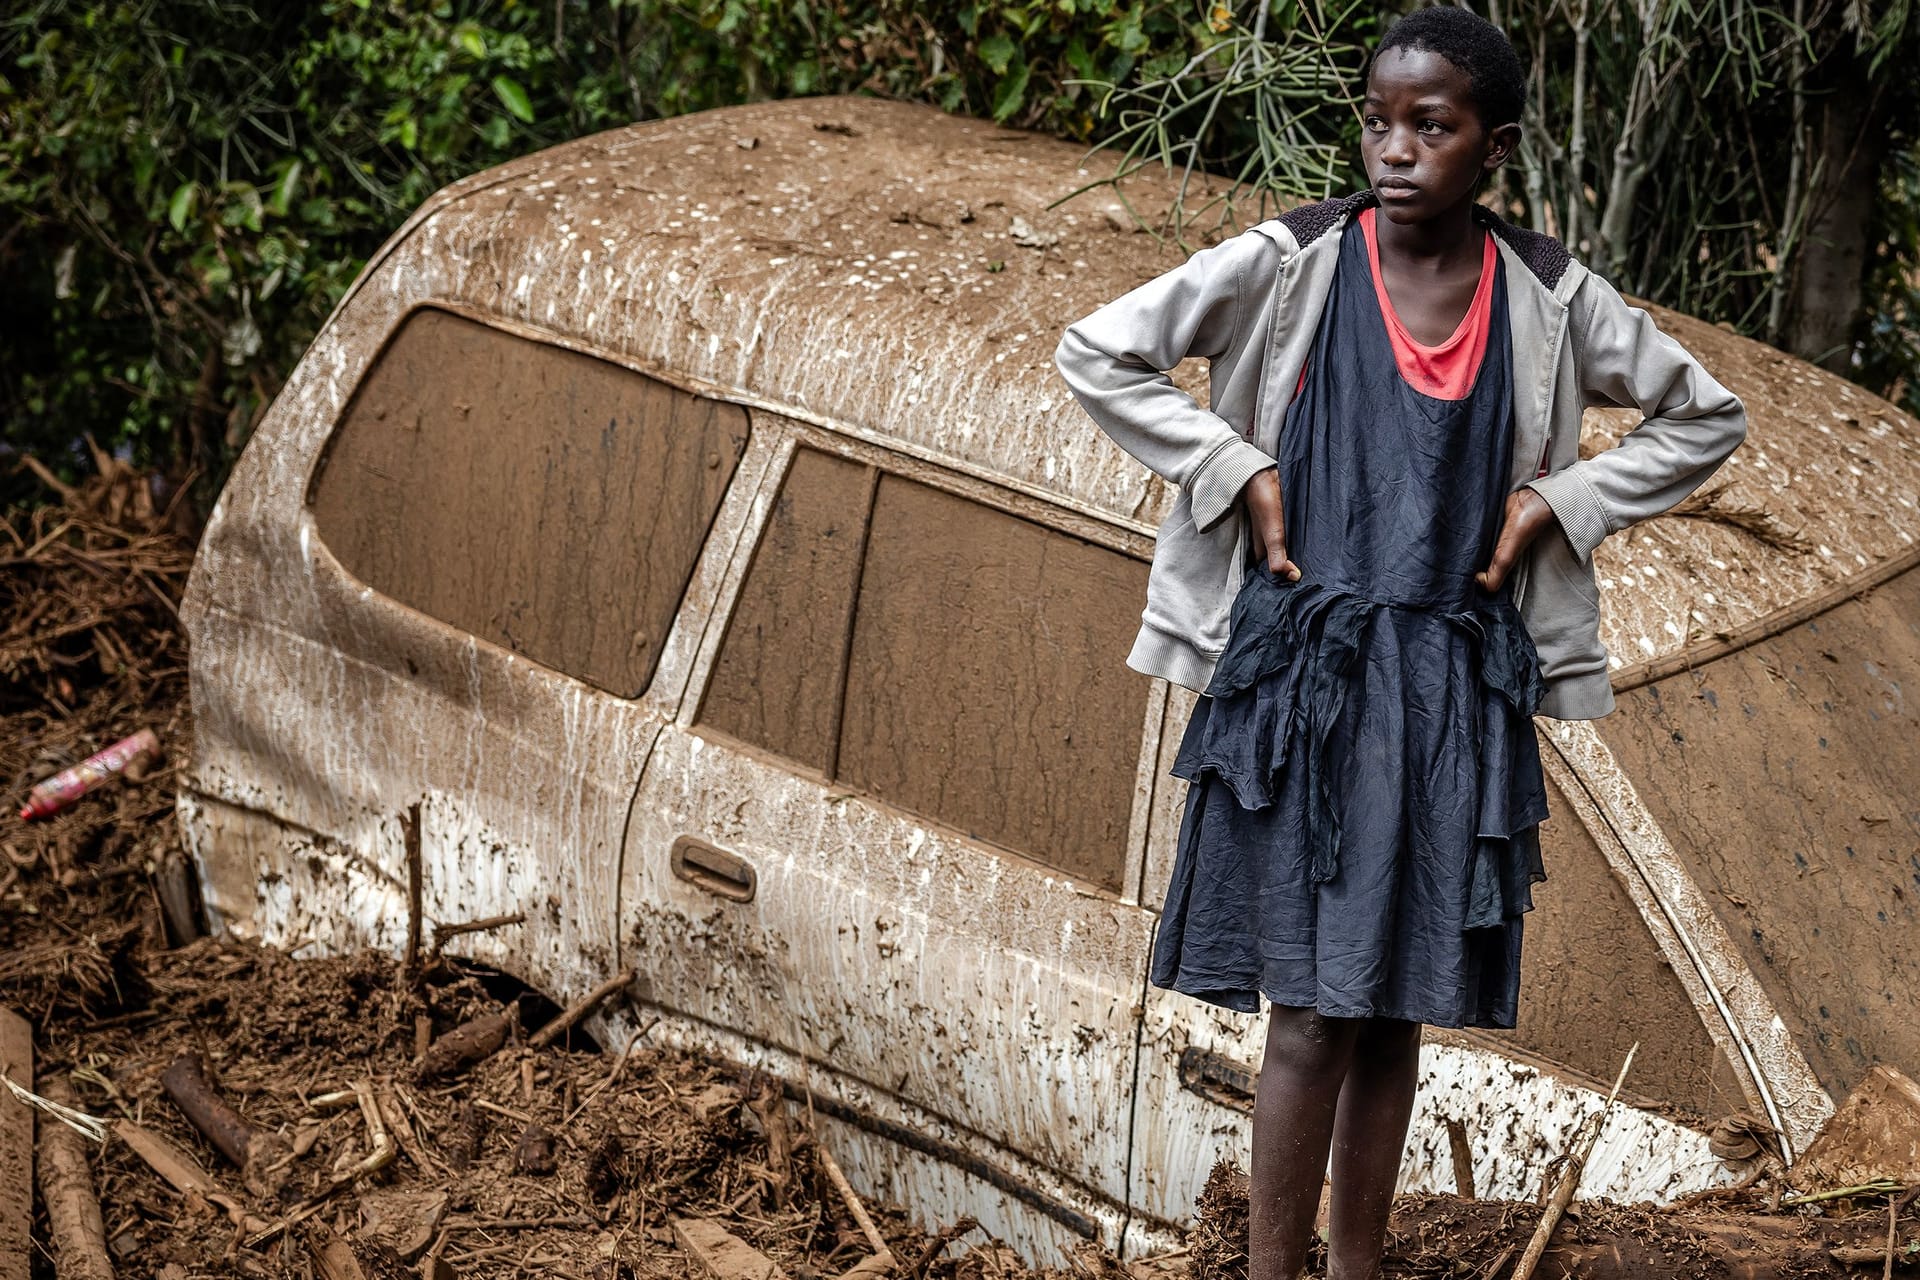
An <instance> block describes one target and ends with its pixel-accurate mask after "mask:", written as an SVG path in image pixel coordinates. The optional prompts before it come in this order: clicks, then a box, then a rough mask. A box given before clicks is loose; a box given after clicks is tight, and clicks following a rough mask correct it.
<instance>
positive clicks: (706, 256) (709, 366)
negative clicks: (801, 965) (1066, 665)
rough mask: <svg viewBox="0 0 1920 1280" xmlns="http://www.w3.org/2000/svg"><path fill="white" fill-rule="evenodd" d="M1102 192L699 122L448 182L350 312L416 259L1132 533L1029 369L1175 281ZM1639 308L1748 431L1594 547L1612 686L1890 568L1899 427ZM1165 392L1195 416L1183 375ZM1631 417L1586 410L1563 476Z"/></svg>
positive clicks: (1154, 209)
mask: <svg viewBox="0 0 1920 1280" xmlns="http://www.w3.org/2000/svg"><path fill="white" fill-rule="evenodd" d="M1113 171H1114V158H1113V157H1112V156H1110V155H1107V154H1094V155H1092V156H1091V157H1089V156H1088V153H1087V152H1086V151H1085V149H1084V148H1081V147H1078V146H1075V145H1074V144H1071V143H1067V142H1063V141H1059V140H1055V139H1051V138H1047V137H1043V136H1041V135H1038V134H1032V133H1026V132H1021V131H1018V130H1012V129H1006V128H1001V127H999V126H996V125H993V124H990V123H986V122H983V121H978V120H970V119H965V118H961V117H956V116H951V115H947V114H945V113H942V112H940V111H937V110H935V109H933V108H930V107H921V106H915V105H911V104H904V103H897V102H889V101H883V100H879V99H871V98H857V97H839V98H816V99H803V100H797V101H786V102H770V103H758V104H754V105H750V106H743V107H731V108H722V109H718V110H714V111H708V112H702V113H699V114H696V115H690V116H682V117H677V118H674V119H669V120H661V121H652V122H648V123H644V124H637V125H633V126H630V127H628V128H625V129H619V130H614V131H612V132H608V133H602V134H598V135H594V136H592V137H588V138H583V139H579V140H577V141H574V142H569V143H566V144H563V145H561V146H557V147H554V148H551V149H549V150H546V151H542V152H539V153H537V154H535V155H532V156H528V157H525V158H523V159H521V160H518V161H514V162H512V163H510V164H507V165H504V166H501V167H499V168H496V169H492V170H488V171H486V172H484V173H481V174H476V175H474V176H472V177H470V178H466V179H463V180H461V181H460V182H457V183H455V184H453V185H452V186H450V187H448V188H447V189H446V190H444V191H442V192H441V193H439V194H438V195H436V196H435V197H433V198H432V199H430V200H429V201H428V202H427V203H426V204H425V205H423V206H422V208H421V209H420V210H419V211H418V212H417V213H416V214H415V215H414V217H413V218H411V219H410V220H409V222H408V223H407V225H406V226H405V227H403V228H402V229H401V231H400V232H398V233H397V234H396V235H395V236H394V238H393V239H392V240H391V241H389V243H388V244H387V246H386V247H385V248H383V250H382V251H381V253H380V254H379V255H378V256H377V257H376V259H375V260H374V262H373V263H372V264H370V269H369V270H368V271H367V272H366V273H365V274H364V275H363V276H362V278H361V281H360V282H359V283H358V284H357V285H356V290H358V289H366V288H378V287H380V280H381V279H382V277H383V276H386V275H389V274H391V273H394V272H420V271H423V270H425V269H426V268H427V266H428V263H429V260H430V259H432V260H433V263H434V265H433V268H432V270H430V271H427V274H430V275H433V276H435V277H437V278H438V280H439V281H440V282H441V285H440V287H438V288H437V289H436V290H435V292H437V293H440V294H444V295H445V301H447V302H449V303H451V304H454V305H457V306H459V307H461V308H462V309H464V310H467V311H469V312H472V313H476V314H479V315H483V316H487V317H492V318H495V319H498V320H499V321H501V322H504V323H507V324H509V325H512V326H516V327H527V328H531V329H534V330H537V331H540V332H542V333H545V334H550V335H552V336H553V337H555V338H557V339H559V340H560V341H562V342H565V343H568V344H569V345H576V346H580V347H583V348H586V349H589V350H593V351H596V352H599V353H601V354H605V355H608V356H610V357H612V358H615V359H619V360H622V361H623V362H626V363H629V364H631V365H633V366H635V367H638V368H641V369H644V370H648V371H651V372H655V373H658V374H660V375H661V376H663V377H666V378H668V379H669V380H671V381H675V382H679V383H680V384H682V385H685V386H689V387H691V388H693V389H695V390H704V391H707V392H709V393H712V394H717V395H721V396H724V397H726V398H729V399H734V400H737V401H740V402H743V403H746V404H749V405H757V406H760V407H763V408H769V409H777V410H778V411H780V412H783V413H787V414H789V415H791V416H795V417H799V418H802V419H806V420H811V421H814V422H817V423H820V424H822V425H826V426H829V427H832V428H834V429H837V430H842V431H847V432H851V433H854V434H857V435H860V436H863V437H866V438H869V439H873V440H876V441H879V442H882V443H885V444H888V445H890V446H892V447H894V448H897V449H901V450H903V451H904V452H907V453H910V454H915V455H918V456H921V457H925V458H929V459H932V460H935V461H939V462H941V463H944V464H946V465H950V466H954V467H957V468H959V469H961V470H964V471H967V472H970V473H973V474H977V475H982V476H986V477H989V478H992V479H994V480H996V481H999V482H1001V483H1004V484H1007V485H1010V486H1012V487H1014V488H1017V489H1021V490H1025V491H1027V492H1030V493H1033V494H1036V495H1040V496H1043V497H1046V498H1048V499H1050V500H1052V501H1054V502H1058V503H1060V504H1062V505H1065V506H1068V507H1070V508H1073V509H1076V510H1079V511H1082V512H1085V513H1088V514H1094V515H1099V516H1102V517H1105V518H1107V519H1110V520H1113V521H1115V522H1117V523H1120V524H1122V525H1126V526H1132V527H1135V528H1138V529H1141V530H1143V531H1148V532H1150V531H1151V529H1152V528H1153V527H1154V526H1156V525H1157V523H1158V522H1159V519H1160V518H1161V516H1162V515H1163V514H1164V513H1165V511H1166V510H1167V508H1168V507H1169V506H1170V505H1171V499H1172V494H1171V492H1170V491H1169V487H1168V486H1167V485H1165V484H1163V483H1162V482H1161V481H1159V480H1158V479H1157V478H1155V477H1153V476H1152V475H1150V474H1149V473H1148V472H1147V471H1146V470H1145V469H1144V468H1142V467H1141V466H1139V465H1138V464H1137V463H1135V462H1134V461H1133V460H1132V459H1130V458H1128V457H1127V456H1125V455H1124V454H1123V453H1121V452H1120V451H1119V449H1118V448H1117V447H1115V446H1114V445H1113V444H1112V443H1111V442H1110V441H1109V440H1108V439H1107V438H1106V437H1105V436H1104V435H1103V434H1102V433H1101V432H1100V431H1099V430H1098V429H1097V428H1096V427H1095V426H1094V425H1093V423H1092V422H1091V421H1090V420H1089V419H1088V418H1087V417H1086V416H1085V415H1084V414H1083V413H1082V412H1081V410H1080V409H1079V407H1078V406H1077V404H1075V402H1074V401H1073V398H1072V397H1071V395H1070V394H1069V393H1068V391H1067V389H1066V387H1065V386H1064V384H1063V383H1062V382H1061V381H1060V379H1059V377H1058V375H1057V373H1056V372H1055V370H1054V369H1053V364H1052V356H1053V349H1054V344H1055V342H1056V340H1057V338H1058V335H1059V333H1060V331H1061V330H1062V329H1063V328H1064V327H1065V325H1067V324H1068V323H1070V322H1071V321H1072V320H1074V319H1076V318H1078V317H1080V316H1082V315H1084V314H1086V313H1087V312H1089V311H1091V310H1093V309H1094V308H1095V307H1097V306H1099V305H1100V304H1101V303H1103V302H1105V301H1107V300H1109V299H1111V298H1113V297H1115V296H1117V295H1118V294H1120V293H1122V292H1124V291H1125V290H1127V289H1129V288H1131V287H1133V286H1134V285H1137V284H1139V283H1141V282H1143V281H1145V280H1148V279H1150V278H1152V277H1153V276H1155V275H1157V274H1159V273H1160V272H1162V271H1165V270H1167V269H1168V268H1169V267H1172V266H1174V265H1175V264H1177V263H1178V262H1179V261H1180V260H1181V256H1182V253H1181V250H1180V248H1179V247H1178V246H1176V245H1174V244H1173V243H1171V242H1168V241H1166V240H1163V239H1162V238H1161V237H1159V236H1156V235H1153V234H1149V233H1145V232H1143V231H1142V230H1141V229H1140V228H1139V226H1138V224H1137V223H1136V222H1135V220H1134V217H1133V216H1132V213H1131V212H1130V211H1129V207H1131V209H1134V210H1138V211H1139V212H1140V213H1142V214H1143V215H1145V216H1146V217H1147V218H1149V219H1150V220H1155V219H1157V218H1158V216H1159V215H1160V214H1161V212H1163V211H1164V210H1165V209H1166V207H1167V206H1168V204H1169V201H1170V199H1171V197H1172V195H1173V193H1174V191H1175V189H1176V187H1177V186H1178V181H1179V175H1178V174H1177V173H1166V172H1164V171H1161V170H1158V169H1155V168H1150V169H1147V170H1143V171H1141V172H1139V173H1137V174H1134V175H1133V176H1131V177H1130V178H1129V179H1128V180H1127V182H1126V183H1125V185H1124V187H1123V188H1122V189H1123V190H1124V192H1125V197H1126V203H1125V204H1123V203H1122V200H1121V199H1120V197H1119V196H1117V195H1116V194H1115V192H1114V190H1113V189H1112V188H1110V187H1106V186H1098V185H1091V186H1090V184H1095V183H1097V182H1098V181H1099V180H1100V179H1102V178H1106V177H1108V176H1110V175H1111V174H1112V173H1113ZM1081 188H1088V189H1086V190H1084V191H1081V190H1080V189H1081ZM1195 189H1196V190H1205V189H1207V180H1206V179H1205V178H1204V177H1201V178H1199V179H1197V180H1196V188H1195ZM1076 191H1080V193H1079V194H1077V195H1076V194H1074V193H1075V192H1076ZM1069 197H1071V198H1069ZM1189 198H1190V199H1191V198H1192V195H1191V192H1190V197H1189ZM1268 212H1271V209H1269V210H1268ZM1232 230H1234V228H1232V227H1228V228H1226V231H1227V232H1228V233H1231V231H1232ZM433 255H446V256H445V257H442V258H438V259H433ZM345 306H346V303H344V302H343V308H344V307H345ZM1649 310H1650V311H1651V312H1652V313H1653V314H1654V316H1655V318H1656V319H1657V320H1658V321H1659V323H1660V324H1661V326H1662V327H1663V328H1665V329H1666V330H1667V331H1668V332H1670V333H1672V334H1673V335H1674V336H1675V337H1676V338H1678V339H1679V340H1680V341H1681V342H1683V343H1684V344H1686V345H1687V346H1688V347H1689V349H1691V350H1692V351H1693V352H1694V353H1695V354H1696V355H1697V356H1698V357H1699V358H1700V359H1701V360H1702V362H1703V363H1704V364H1705V365H1706V366H1707V368H1708V369H1709V370H1710V371H1711V372H1713V373H1714V375H1715V376H1716V377H1718V378H1719V379H1720V380H1721V381H1722V382H1723V383H1725V384H1726V385H1727V386H1728V387H1729V388H1731V389H1732V390H1733V391H1734V392H1735V393H1736V394H1738V395H1740V396H1741V398H1742V399H1743V400H1744V401H1745V403H1746V405H1747V409H1748V414H1749V436H1748V440H1747V443H1746V444H1745V445H1744V446H1743V448H1742V449H1741V450H1740V451H1739V452H1737V453H1736V454H1735V455H1734V457H1733V458H1732V459H1731V460H1730V461H1729V463H1728V465H1727V467H1726V468H1725V469H1724V470H1723V471H1722V472H1721V473H1720V474H1719V475H1718V476H1716V477H1715V478H1714V479H1713V480H1712V481H1710V482H1709V485H1708V487H1709V488H1710V489H1715V490H1718V492H1717V493H1716V495H1715V499H1714V501H1713V502H1712V503H1710V504H1707V505H1706V506H1705V507H1704V509H1702V510H1699V511H1697V512H1695V513H1694V514H1692V515H1675V516H1668V517H1663V518H1659V519H1656V520H1652V521H1648V522H1646V523H1645V524H1643V525H1641V526H1638V527H1636V528H1634V529H1631V530H1628V531H1625V532H1624V533H1623V534H1622V535H1620V536H1616V537H1613V538H1609V539H1608V540H1607V542H1606V543H1604V544H1603V545H1602V547H1601V550H1600V551H1599V552H1598V553H1596V563H1597V568H1598V576H1599V577H1600V581H1601V589H1602V592H1603V595H1604V596H1605V598H1606V607H1605V609H1604V610H1603V624H1602V625H1603V638H1604V639H1605V641H1606V642H1607V645H1608V648H1609V650H1610V651H1611V652H1612V653H1613V655H1614V665H1615V667H1616V668H1621V667H1629V668H1637V669H1639V670H1641V671H1642V672H1643V673H1646V674H1657V673H1658V672H1659V671H1661V670H1665V669H1669V668H1670V667H1671V666H1672V665H1673V664H1674V663H1676V662H1686V661H1688V660H1689V658H1690V655H1692V654H1694V653H1695V652H1697V651H1699V650H1701V649H1702V648H1703V647H1712V646H1715V645H1720V646H1722V647H1724V645H1725V644H1726V643H1727V640H1728V638H1729V637H1735V638H1737V637H1739V636H1740V635H1742V634H1752V633H1764V632H1765V631H1766V630H1767V629H1768V628H1769V626H1770V625H1771V624H1770V620H1771V619H1775V618H1776V617H1780V616H1783V611H1786V612H1791V611H1793V610H1794V608H1795V606H1801V611H1802V613H1803V612H1804V606H1805V605H1806V604H1807V602H1809V601H1810V600H1816V599H1818V598H1821V597H1824V596H1827V595H1830V594H1833V593H1836V592H1837V593H1838V594H1839V595H1841V596H1843V597H1844V596H1845V595H1847V594H1850V593H1853V592H1857V591H1858V590H1861V589H1865V588H1866V587H1868V586H1870V585H1872V584H1873V583H1874V582H1877V581H1879V580H1881V579H1882V578H1884V577H1885V576H1887V574H1888V573H1889V572H1891V571H1894V570H1896V569H1897V568H1900V567H1903V566H1904V565H1905V564H1906V563H1908V562H1909V561H1910V559H1911V558H1912V554H1913V553H1912V550H1911V549H1912V548H1913V547H1914V546H1915V543H1916V538H1920V508H1916V493H1920V448H1916V441H1917V440H1920V427H1917V426H1916V423H1915V422H1914V420H1913V419H1912V418H1910V417H1908V416H1907V415H1906V414H1904V413H1902V412H1900V411H1899V410H1897V409H1895V408H1894V407H1893V406H1892V405H1890V404H1888V403H1887V402H1886V401H1884V400H1882V399H1880V398H1879V397H1877V396H1874V395H1872V394H1870V393H1868V392H1866V391H1864V390H1862V389H1861V388H1859V387H1856V386H1854V385H1853V384H1851V383H1849V382H1847V381H1846V380H1845V379H1842V378H1840V377H1838V376H1836V375H1834V374H1831V373H1828V372H1826V371H1825V370H1822V369H1819V368H1816V367H1814V366H1812V365H1810V364H1807V363H1805V362H1803V361H1799V360H1796V359H1794V358H1793V357H1791V356H1787V355H1784V354H1782V353H1780V352H1778V351H1776V350H1774V349H1773V348H1770V347H1767V346H1764V345H1762V344H1760V343H1756V342H1752V341H1749V340H1747V339H1744V338H1741V337H1738V336H1737V335H1735V334H1733V333H1731V332H1729V331H1727V330H1725V329H1722V328H1718V327H1715V326H1713V325H1709V324H1706V323H1703V322H1701V321H1698V320H1694V319H1691V318H1688V317H1684V316H1680V315H1677V314H1675V313H1673V312H1670V311H1667V310H1665V309H1663V308H1658V307H1649ZM1176 378H1177V380H1178V381H1180V382H1181V384H1182V385H1183V386H1185V387H1186V388H1187V389H1188V390H1190V391H1196V392H1201V393H1202V394H1204V392H1203V388H1204V369H1203V368H1200V367H1197V365H1196V364H1195V363H1194V362H1190V363H1189V365H1188V366H1187V367H1185V368H1183V369H1182V370H1181V371H1178V372H1177V374H1176ZM1637 421H1638V415H1637V414H1635V413H1632V412H1630V411H1625V410H1598V409H1597V410H1591V411H1589V414H1588V420H1587V423H1586V429H1585V432H1584V436H1583V442H1582V451H1583V453H1590V452H1592V451H1594V450H1596V449H1598V448H1604V447H1606V446H1607V445H1608V444H1611V443H1612V442H1613V441H1614V440H1616V439H1617V438H1618V437H1619V436H1620V435H1621V434H1624V432H1625V431H1627V430H1629V429H1630V428H1631V427H1632V425H1633V424H1634V423H1635V422H1637ZM1625 674H1627V673H1625V672H1616V677H1617V678H1618V677H1619V676H1622V675H1625Z"/></svg>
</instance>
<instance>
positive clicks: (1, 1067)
mask: <svg viewBox="0 0 1920 1280" xmlns="http://www.w3.org/2000/svg"><path fill="white" fill-rule="evenodd" d="M27 461H29V462H31V461H32V459H31V458H29V459H27ZM0 1075H5V1076H6V1077H7V1078H8V1079H9V1080H12V1081H13V1082H14V1083H15V1084H17V1085H19V1086H20V1087H21V1088H23V1089H31V1088H32V1087H33V1028H32V1027H31V1026H30V1025H28V1023H27V1020H26V1019H25V1018H23V1017H21V1016H20V1015H19V1014H17V1013H15V1012H14V1011H13V1010H11V1009H6V1008H0ZM32 1231H33V1108H31V1107H29V1106H28V1105H27V1104H26V1103H24V1102H22V1101H20V1099H18V1098H16V1097H14V1096H13V1091H12V1090H10V1089H0V1280H28V1276H29V1275H30V1274H31V1272H32V1270H33V1241H32Z"/></svg>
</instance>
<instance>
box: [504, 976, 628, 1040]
mask: <svg viewBox="0 0 1920 1280" xmlns="http://www.w3.org/2000/svg"><path fill="white" fill-rule="evenodd" d="M632 982H633V970H631V969H622V970H621V971H620V972H619V973H616V974H614V975H613V976H612V977H611V978H608V979H607V980H606V981H605V982H603V983H601V984H600V985H599V986H597V987H595V988H594V989H593V990H591V991H589V992H587V994H586V995H585V996H584V997H583V998H582V999H581V1000H580V1001H579V1002H578V1003H577V1004H574V1005H572V1006H571V1007H569V1008H568V1009H567V1011H566V1012H565V1013H563V1014H561V1015H560V1016H559V1017H557V1018H555V1019H554V1020H553V1021H552V1022H549V1023H548V1024H547V1025H546V1026H544V1027H542V1028H540V1029H539V1030H538V1031H536V1032H534V1033H533V1037H532V1038H531V1039H530V1040H529V1041H528V1043H529V1044H531V1045H532V1046H533V1047H534V1048H536V1049H544V1048H546V1047H547V1046H548V1045H550V1044H552V1043H553V1042H554V1041H555V1040H558V1039H559V1038H560V1037H561V1036H563V1035H565V1034H566V1033H567V1032H568V1031H569V1030H570V1029H572V1027H573V1024H574V1023H576V1022H578V1021H580V1019H582V1018H584V1017H586V1016H587V1015H588V1014H590V1013H592V1012H593V1011H594V1009H596V1008H597V1007H599V1004H600V1002H601V1001H602V1000H605V999H606V998H607V997H608V996H610V995H612V994H613V993H614V992H616V991H619V990H621V989H622V988H624V987H627V986H630V985H631V984H632Z"/></svg>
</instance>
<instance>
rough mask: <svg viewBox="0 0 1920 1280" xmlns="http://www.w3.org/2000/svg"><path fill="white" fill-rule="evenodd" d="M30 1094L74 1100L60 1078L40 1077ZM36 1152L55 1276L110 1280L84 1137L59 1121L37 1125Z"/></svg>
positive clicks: (71, 1279)
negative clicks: (35, 1087) (56, 1260)
mask: <svg viewBox="0 0 1920 1280" xmlns="http://www.w3.org/2000/svg"><path fill="white" fill-rule="evenodd" d="M36 1092H38V1093H39V1095H40V1096H41V1097H43V1098H45V1099H46V1100H47V1101H49V1102H57V1103H59V1104H60V1105H61V1106H63V1107H71V1106H72V1105H73V1104H74V1096H73V1088H72V1086H71V1085H69V1084H68V1083H67V1082H66V1080H65V1079H64V1078H62V1077H60V1076H51V1077H49V1078H47V1079H45V1080H42V1081H41V1082H40V1086H39V1088H38V1089H37V1090H36ZM39 1156H40V1198H41V1200H43V1201H44V1202H45V1203H46V1206H47V1225H48V1227H49V1228H50V1233H51V1235H52V1236H53V1251H54V1256H55V1257H56V1258H57V1259H58V1265H57V1268H56V1269H57V1270H58V1272H59V1275H60V1280H113V1259H112V1257H111V1255H109V1254H108V1253H107V1228H106V1224H105V1223H104V1222H103V1221H102V1220H101V1217H100V1198H99V1197H98V1196H97V1195H95V1194H94V1190H93V1170H92V1168H91V1167H90V1166H89V1165H88V1162H87V1147H86V1141H85V1140H84V1139H83V1138H81V1136H80V1135H79V1134H78V1133H77V1132H75V1131H74V1130H73V1129H71V1128H69V1127H67V1126H66V1125H64V1124H47V1125H43V1126H41V1130H40V1152H39Z"/></svg>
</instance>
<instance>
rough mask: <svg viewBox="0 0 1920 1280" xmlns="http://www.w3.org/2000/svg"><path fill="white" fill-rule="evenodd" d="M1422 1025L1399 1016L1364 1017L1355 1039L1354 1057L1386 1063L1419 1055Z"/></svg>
mask: <svg viewBox="0 0 1920 1280" xmlns="http://www.w3.org/2000/svg"><path fill="white" fill-rule="evenodd" d="M1420 1032H1421V1025H1420V1024H1419V1023H1418V1022H1407V1021H1404V1020H1402V1019H1400V1018H1367V1019H1364V1020H1362V1021H1361V1023H1360V1026H1359V1027H1358V1029H1357V1032H1356V1035H1355V1043H1354V1054H1355V1056H1356V1057H1360V1058H1364V1059H1365V1060H1367V1061H1368V1062H1374V1063H1389V1062H1399V1061H1404V1060H1406V1059H1408V1058H1416V1059H1417V1058H1418V1057H1419V1056H1420Z"/></svg>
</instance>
